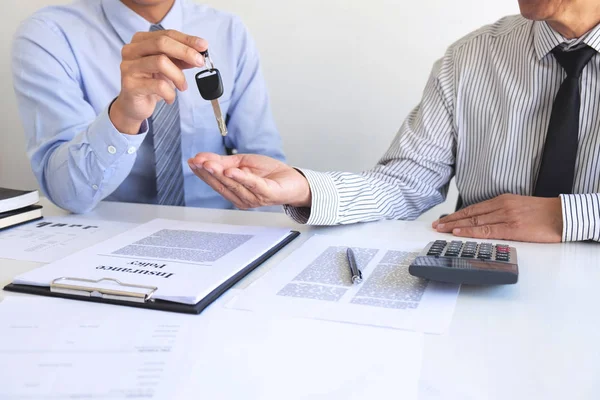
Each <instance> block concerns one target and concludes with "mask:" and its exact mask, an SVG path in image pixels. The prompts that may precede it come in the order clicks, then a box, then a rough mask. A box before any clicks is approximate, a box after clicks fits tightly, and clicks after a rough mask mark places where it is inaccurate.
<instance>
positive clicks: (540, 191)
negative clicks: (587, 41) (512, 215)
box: [533, 45, 596, 197]
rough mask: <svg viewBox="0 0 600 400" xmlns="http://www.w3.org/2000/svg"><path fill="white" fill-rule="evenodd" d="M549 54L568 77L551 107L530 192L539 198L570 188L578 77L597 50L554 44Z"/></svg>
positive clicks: (576, 135) (576, 138)
mask: <svg viewBox="0 0 600 400" xmlns="http://www.w3.org/2000/svg"><path fill="white" fill-rule="evenodd" d="M552 54H553V55H554V57H555V58H556V60H557V61H558V63H559V64H560V65H561V66H562V67H563V69H564V70H565V72H566V73H567V77H566V78H565V80H564V81H563V83H562V85H560V89H559V90H558V94H557V95H556V99H554V105H553V106H552V114H551V115H550V125H549V126H548V134H547V135H546V143H545V145H544V155H543V156H542V165H541V167H540V172H539V174H538V179H537V184H536V186H535V191H534V194H533V195H534V196H538V197H557V196H558V195H560V194H568V193H571V192H572V191H573V180H574V179H575V160H576V159H577V147H578V144H579V108H580V106H581V94H580V93H579V78H580V77H581V72H582V71H583V68H584V67H585V66H586V65H587V63H588V62H589V61H590V60H591V59H592V57H593V56H594V54H596V50H594V49H592V48H591V47H589V46H587V45H586V46H583V47H581V48H579V49H576V50H571V51H564V50H563V49H562V48H560V47H556V48H555V49H554V50H552Z"/></svg>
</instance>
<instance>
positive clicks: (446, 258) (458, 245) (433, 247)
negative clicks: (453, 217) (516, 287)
mask: <svg viewBox="0 0 600 400" xmlns="http://www.w3.org/2000/svg"><path fill="white" fill-rule="evenodd" d="M408 271H409V273H410V274H411V275H413V276H418V277H420V278H425V279H430V280H432V281H438V282H449V283H460V284H467V285H507V284H514V283H517V280H518V278H519V266H518V264H517V250H516V249H515V248H514V247H510V246H508V245H505V244H492V243H477V242H462V241H459V240H454V241H451V242H448V241H446V240H436V241H435V242H431V243H429V244H428V245H427V246H426V247H425V248H424V249H423V250H422V251H421V252H420V253H419V255H418V256H417V257H416V258H415V260H414V261H413V262H412V263H411V264H410V266H409V267H408Z"/></svg>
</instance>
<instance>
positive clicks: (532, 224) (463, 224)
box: [432, 194, 563, 243]
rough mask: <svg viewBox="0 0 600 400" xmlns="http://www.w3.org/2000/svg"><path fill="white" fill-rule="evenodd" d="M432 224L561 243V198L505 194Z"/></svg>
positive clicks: (476, 234) (470, 233)
mask: <svg viewBox="0 0 600 400" xmlns="http://www.w3.org/2000/svg"><path fill="white" fill-rule="evenodd" d="M432 226H433V228H434V229H437V231H438V232H444V233H452V234H454V235H455V236H462V237H470V238H477V239H501V240H516V241H521V242H537V243H560V242H561V240H562V229H563V219H562V207H561V200H560V198H559V197H554V198H542V197H532V196H519V195H516V194H503V195H501V196H498V197H496V198H494V199H491V200H487V201H483V202H481V203H479V204H474V205H472V206H470V207H466V208H463V209H462V210H460V211H457V212H455V213H454V214H450V215H448V216H446V217H444V218H441V219H439V220H437V221H435V222H434V223H433V225H432Z"/></svg>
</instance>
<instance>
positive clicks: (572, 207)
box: [560, 193, 600, 242]
mask: <svg viewBox="0 0 600 400" xmlns="http://www.w3.org/2000/svg"><path fill="white" fill-rule="evenodd" d="M560 199H561V203H562V216H563V232H562V240H563V242H576V241H583V240H595V241H600V193H588V194H563V195H561V196H560Z"/></svg>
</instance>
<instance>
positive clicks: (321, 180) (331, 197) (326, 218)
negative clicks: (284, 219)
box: [284, 169, 340, 225]
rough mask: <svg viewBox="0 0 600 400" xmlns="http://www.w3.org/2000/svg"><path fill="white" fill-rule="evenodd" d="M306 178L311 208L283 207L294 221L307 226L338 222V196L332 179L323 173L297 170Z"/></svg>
mask: <svg viewBox="0 0 600 400" xmlns="http://www.w3.org/2000/svg"><path fill="white" fill-rule="evenodd" d="M299 171H300V172H302V174H303V175H304V176H305V177H306V180H307V181H308V185H309V186H310V192H311V197H312V204H311V207H310V208H308V207H292V206H284V211H285V213H286V214H287V215H288V216H289V217H291V218H292V219H293V220H294V221H296V222H298V223H300V224H308V225H335V224H337V221H338V212H339V206H340V195H339V193H338V190H337V188H336V186H335V183H334V181H333V178H332V177H331V176H330V175H329V174H327V173H323V172H314V171H311V170H308V169H299Z"/></svg>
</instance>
